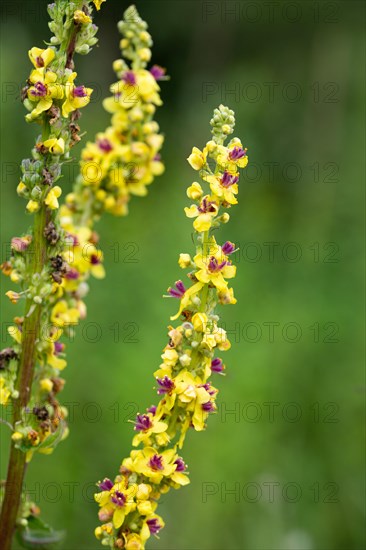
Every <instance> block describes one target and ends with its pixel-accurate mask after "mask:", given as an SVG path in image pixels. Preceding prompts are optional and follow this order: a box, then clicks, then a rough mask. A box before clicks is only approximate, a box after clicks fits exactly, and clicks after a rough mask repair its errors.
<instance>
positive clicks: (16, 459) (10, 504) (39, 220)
mask: <svg viewBox="0 0 366 550" xmlns="http://www.w3.org/2000/svg"><path fill="white" fill-rule="evenodd" d="M80 5H81V4H80ZM79 30H80V26H79V25H75V26H74V27H71V30H70V33H69V35H68V37H67V38H66V40H65V42H64V43H63V44H62V45H61V48H60V52H59V53H60V54H61V56H62V54H64V56H65V57H64V68H65V69H68V68H73V55H74V52H75V45H76V37H77V33H78V31H79ZM49 132H50V126H49V122H48V121H47V120H46V119H45V120H44V122H43V127H42V139H43V140H45V139H47V137H48V135H49ZM47 218H48V216H47V210H46V206H45V205H44V204H42V206H41V208H40V210H39V211H38V212H36V213H35V218H34V235H33V241H32V245H31V247H30V250H29V252H30V256H29V257H30V258H31V261H32V268H31V273H32V274H37V273H39V274H40V273H42V270H43V268H44V266H45V265H46V262H47V241H46V239H45V236H44V230H45V227H46V224H47V223H48V221H49V220H48V219H47ZM34 306H35V307H34ZM25 312H26V315H25V319H24V323H23V332H22V352H21V356H20V360H19V365H18V372H17V380H16V389H17V390H18V392H19V398H18V399H15V400H14V405H13V406H14V409H13V426H14V428H15V427H16V422H18V421H19V420H21V417H22V414H23V411H24V409H25V407H26V406H27V404H28V402H29V398H30V394H31V389H32V382H33V376H34V370H35V363H36V346H37V342H38V341H39V335H40V321H41V313H42V305H41V304H38V305H35V304H34V302H32V301H31V300H27V302H26V307H25ZM25 470H26V454H25V453H24V452H22V451H20V450H19V449H17V448H16V447H15V443H14V442H13V441H12V443H11V449H10V457H9V464H8V472H7V478H6V484H5V495H4V500H3V504H2V508H1V514H0V542H1V549H2V550H10V548H11V543H12V537H13V534H14V530H15V527H16V521H17V515H18V510H19V505H20V500H21V495H22V486H23V481H24V475H25Z"/></svg>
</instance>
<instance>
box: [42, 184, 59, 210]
mask: <svg viewBox="0 0 366 550" xmlns="http://www.w3.org/2000/svg"><path fill="white" fill-rule="evenodd" d="M61 193H62V189H61V187H59V186H58V185H55V187H52V189H51V190H50V191H49V192H48V194H47V196H46V198H45V200H44V203H45V204H46V205H47V206H48V208H50V209H51V210H55V209H56V208H58V207H59V203H58V200H57V199H58V197H60V196H61Z"/></svg>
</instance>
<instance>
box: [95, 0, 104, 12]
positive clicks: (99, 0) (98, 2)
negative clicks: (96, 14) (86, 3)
mask: <svg viewBox="0 0 366 550" xmlns="http://www.w3.org/2000/svg"><path fill="white" fill-rule="evenodd" d="M105 1H106V0H93V2H94V5H95V7H96V8H97V10H100V6H101V5H102V4H103V2H105Z"/></svg>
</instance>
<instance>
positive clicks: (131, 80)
mask: <svg viewBox="0 0 366 550" xmlns="http://www.w3.org/2000/svg"><path fill="white" fill-rule="evenodd" d="M122 80H124V81H125V82H126V84H128V85H129V86H134V85H135V84H136V77H135V74H134V72H133V71H126V72H125V74H124V75H123V77H122Z"/></svg>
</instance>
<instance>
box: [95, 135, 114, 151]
mask: <svg viewBox="0 0 366 550" xmlns="http://www.w3.org/2000/svg"><path fill="white" fill-rule="evenodd" d="M97 143H98V147H99V149H101V150H102V151H104V152H105V153H109V152H110V151H112V149H113V147H112V145H111V143H110V141H109V140H108V139H107V138H103V139H99V140H98V141H97Z"/></svg>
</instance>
